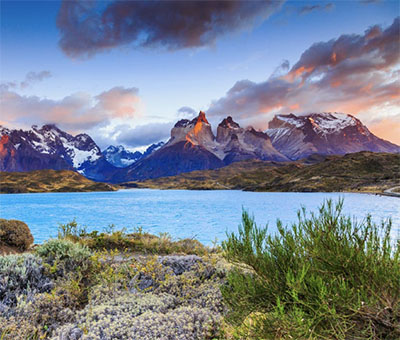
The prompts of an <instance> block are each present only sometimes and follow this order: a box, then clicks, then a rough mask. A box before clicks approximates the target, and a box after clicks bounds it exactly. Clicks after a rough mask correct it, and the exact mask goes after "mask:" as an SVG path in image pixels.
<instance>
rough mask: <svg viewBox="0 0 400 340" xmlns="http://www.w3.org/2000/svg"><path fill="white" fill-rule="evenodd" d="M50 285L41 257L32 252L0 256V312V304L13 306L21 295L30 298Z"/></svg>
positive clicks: (44, 290)
mask: <svg viewBox="0 0 400 340" xmlns="http://www.w3.org/2000/svg"><path fill="white" fill-rule="evenodd" d="M52 287H53V284H52V282H51V280H50V278H49V277H48V276H46V275H45V270H44V267H43V265H42V261H41V259H39V258H37V257H35V256H34V255H32V254H23V255H7V256H0V312H1V305H3V308H4V306H7V307H11V306H15V304H16V303H17V300H18V297H19V296H21V295H24V296H25V297H27V298H28V300H30V299H32V297H33V295H34V294H37V293H42V292H48V291H50V290H51V288H52Z"/></svg>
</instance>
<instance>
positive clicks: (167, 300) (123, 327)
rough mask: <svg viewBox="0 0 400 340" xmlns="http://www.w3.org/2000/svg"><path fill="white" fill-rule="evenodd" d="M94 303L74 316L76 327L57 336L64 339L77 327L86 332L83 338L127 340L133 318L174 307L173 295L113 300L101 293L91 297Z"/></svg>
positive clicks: (125, 296)
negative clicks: (148, 312)
mask: <svg viewBox="0 0 400 340" xmlns="http://www.w3.org/2000/svg"><path fill="white" fill-rule="evenodd" d="M94 294H96V292H94ZM101 299H102V301H101ZM93 302H95V303H89V304H88V305H87V306H86V307H85V308H84V309H83V310H82V311H80V312H78V313H77V316H76V318H77V321H76V324H74V325H71V324H70V325H65V326H64V327H61V328H60V329H59V330H58V331H57V333H56V335H57V336H58V337H59V338H61V337H63V338H66V337H67V335H68V333H69V332H70V331H71V330H73V329H75V328H80V329H82V330H85V333H86V335H85V336H84V337H83V339H101V338H102V336H103V337H104V336H105V337H106V338H107V339H129V338H131V337H130V334H131V324H132V321H133V320H134V318H135V317H137V316H138V315H140V314H142V313H144V312H146V311H153V312H166V311H167V310H168V309H169V308H173V307H174V306H175V299H174V297H173V296H172V295H169V294H162V295H159V296H156V295H153V294H151V293H148V294H135V293H129V292H121V293H120V294H119V295H118V296H116V297H115V298H112V299H104V295H103V294H102V292H100V296H98V297H97V296H96V295H95V296H94V301H93Z"/></svg>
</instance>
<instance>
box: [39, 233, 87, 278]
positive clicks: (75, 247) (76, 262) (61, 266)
mask: <svg viewBox="0 0 400 340" xmlns="http://www.w3.org/2000/svg"><path fill="white" fill-rule="evenodd" d="M35 252H36V254H37V255H39V256H40V257H41V258H42V259H43V260H44V262H45V263H47V264H48V265H50V266H51V268H50V269H51V271H52V273H53V274H57V275H58V276H60V275H64V274H66V273H68V272H71V271H75V272H81V271H84V270H86V269H87V268H88V267H89V266H90V265H91V261H90V257H91V256H92V255H93V254H92V252H91V251H90V250H89V248H87V247H86V246H83V245H81V244H79V243H74V242H72V241H69V240H59V239H53V240H49V241H47V242H46V243H44V244H42V245H40V246H39V247H37V248H36V249H35Z"/></svg>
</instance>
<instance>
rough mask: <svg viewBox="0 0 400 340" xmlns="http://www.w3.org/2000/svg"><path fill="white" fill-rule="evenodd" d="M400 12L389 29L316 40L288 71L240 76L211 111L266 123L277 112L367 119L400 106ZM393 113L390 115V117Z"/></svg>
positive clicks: (247, 120) (386, 114)
mask: <svg viewBox="0 0 400 340" xmlns="http://www.w3.org/2000/svg"><path fill="white" fill-rule="evenodd" d="M399 26H400V22H399V18H396V19H395V20H394V21H393V23H392V25H390V26H389V27H387V28H386V29H383V28H382V27H380V26H373V27H370V28H369V29H367V30H366V31H365V32H364V34H360V35H357V34H352V35H342V36H340V37H339V38H337V39H332V40H330V41H327V42H318V43H315V44H313V45H312V46H311V47H310V48H308V49H307V50H306V51H304V53H303V54H302V55H301V57H300V59H299V60H298V61H297V62H296V63H295V64H294V65H293V66H292V68H291V69H290V70H288V71H287V72H286V73H285V74H283V75H273V76H271V77H270V78H269V79H268V80H266V81H264V82H260V83H255V82H252V81H249V80H241V81H238V82H237V83H236V84H235V85H234V86H233V87H232V88H231V89H230V90H229V91H228V92H227V93H226V95H225V96H224V97H222V98H220V99H218V100H216V101H213V102H212V103H211V106H210V108H209V110H208V113H209V114H210V115H213V116H218V117H223V116H226V115H227V114H232V115H233V116H234V117H236V118H237V119H239V120H242V121H246V122H249V123H254V124H258V125H259V127H261V128H266V127H267V126H266V125H267V122H268V120H269V119H270V118H271V116H272V115H273V114H276V113H289V112H294V113H302V112H322V111H341V112H347V113H351V114H358V115H363V119H364V122H366V123H368V122H372V120H374V119H376V118H377V117H387V116H390V115H393V114H397V113H398V112H399V107H400V96H399V93H400V84H399V81H398V80H399V76H400V71H399V68H400V55H399V49H398V42H399V38H400V33H399ZM387 119H390V118H387Z"/></svg>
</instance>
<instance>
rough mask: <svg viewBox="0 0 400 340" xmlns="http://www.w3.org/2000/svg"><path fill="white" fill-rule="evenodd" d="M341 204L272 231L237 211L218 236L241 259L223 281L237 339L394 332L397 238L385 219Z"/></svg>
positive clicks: (399, 261)
mask: <svg viewBox="0 0 400 340" xmlns="http://www.w3.org/2000/svg"><path fill="white" fill-rule="evenodd" d="M342 203H343V202H339V204H338V205H337V206H336V207H334V206H333V205H332V202H331V201H328V202H327V203H325V204H324V205H323V206H322V207H321V208H320V211H319V214H318V215H313V214H311V217H308V216H306V213H305V211H304V210H303V211H302V212H299V221H298V223H297V224H294V225H293V226H292V227H291V228H284V227H283V226H282V225H281V223H280V222H278V233H277V234H276V235H268V233H267V228H258V227H257V226H256V225H255V223H254V220H253V219H252V218H251V217H249V215H248V214H247V213H246V212H244V213H243V223H242V226H241V227H240V228H239V233H238V235H235V234H231V235H229V238H228V240H227V241H226V242H224V243H223V249H224V254H225V256H226V258H227V259H228V260H229V261H231V262H234V263H237V264H238V265H239V266H237V267H236V269H234V270H232V271H230V273H229V274H228V278H227V281H228V284H227V285H225V286H223V287H222V293H223V296H224V298H225V303H226V304H227V305H228V306H229V310H230V313H229V319H228V320H230V321H231V322H232V323H233V324H234V325H237V326H238V328H237V331H239V334H240V336H241V338H243V339H360V340H361V339H400V242H399V241H397V243H396V242H395V241H394V240H393V239H392V238H391V223H390V222H387V223H382V225H380V226H377V225H375V224H373V223H372V222H371V218H370V217H367V218H366V219H365V220H364V221H363V222H361V223H357V222H354V221H352V220H351V218H350V217H345V216H343V215H342Z"/></svg>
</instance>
